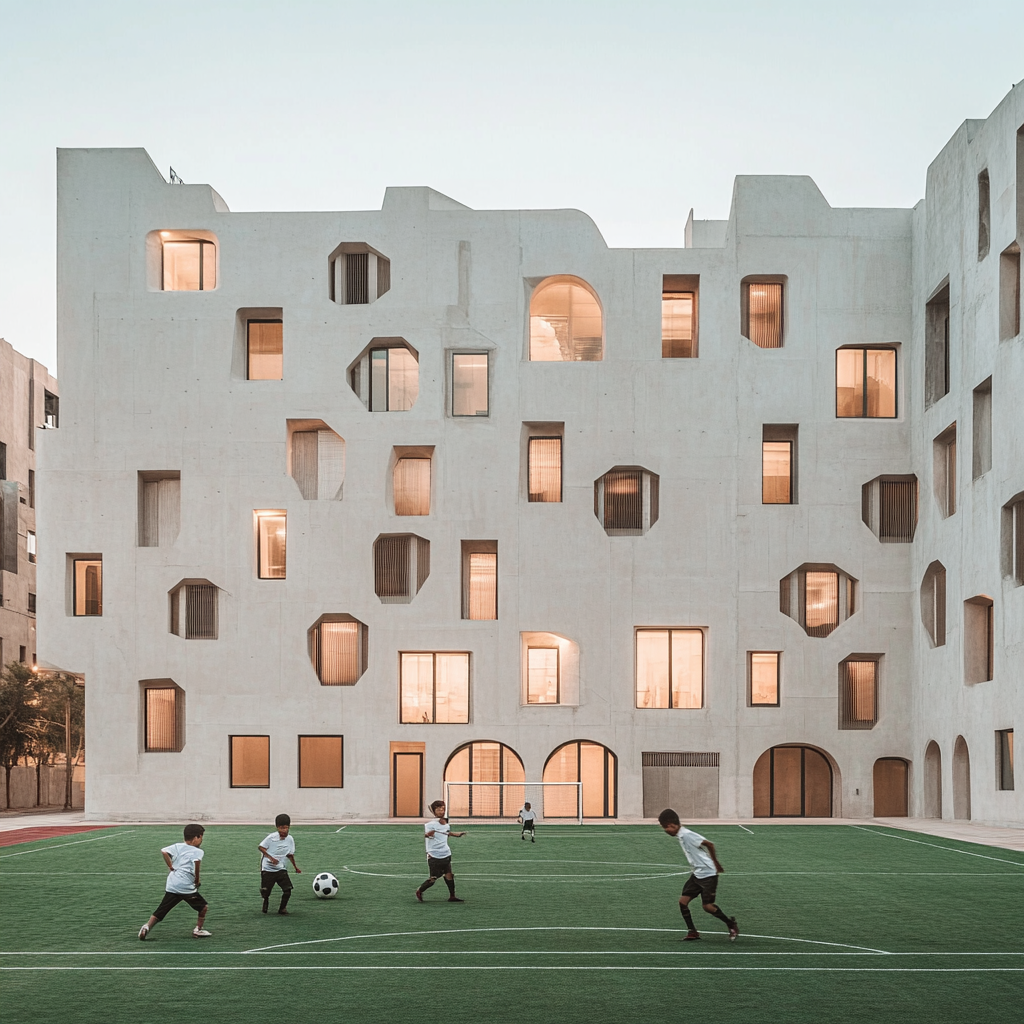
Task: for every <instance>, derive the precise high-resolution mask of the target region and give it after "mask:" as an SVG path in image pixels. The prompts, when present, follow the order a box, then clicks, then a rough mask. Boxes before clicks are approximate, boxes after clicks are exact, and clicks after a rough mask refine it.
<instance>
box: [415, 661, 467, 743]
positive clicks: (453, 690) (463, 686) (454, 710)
mask: <svg viewBox="0 0 1024 1024" xmlns="http://www.w3.org/2000/svg"><path fill="white" fill-rule="evenodd" d="M401 676H402V678H401V690H402V722H403V723H405V724H425V725H433V724H442V723H447V724H465V723H467V722H469V655H468V654H466V653H456V654H448V653H440V652H424V653H410V652H405V651H403V652H402V655H401Z"/></svg>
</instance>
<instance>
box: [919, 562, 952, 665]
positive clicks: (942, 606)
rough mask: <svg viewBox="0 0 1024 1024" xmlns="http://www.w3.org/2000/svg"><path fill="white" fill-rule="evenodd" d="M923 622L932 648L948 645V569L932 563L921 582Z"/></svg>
mask: <svg viewBox="0 0 1024 1024" xmlns="http://www.w3.org/2000/svg"><path fill="white" fill-rule="evenodd" d="M921 621H922V622H923V623H924V628H925V631H926V632H927V634H928V639H929V640H930V641H931V645H932V647H943V646H945V643H946V567H945V566H944V565H943V564H942V563H941V562H937V561H936V562H932V564H931V565H929V566H928V568H927V569H926V570H925V573H924V578H923V579H922V580H921Z"/></svg>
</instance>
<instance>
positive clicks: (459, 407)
mask: <svg viewBox="0 0 1024 1024" xmlns="http://www.w3.org/2000/svg"><path fill="white" fill-rule="evenodd" d="M487 364H488V355H487V353H486V352H453V353H452V415H453V416H486V415H488V408H489V407H488V394H487Z"/></svg>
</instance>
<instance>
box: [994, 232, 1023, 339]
mask: <svg viewBox="0 0 1024 1024" xmlns="http://www.w3.org/2000/svg"><path fill="white" fill-rule="evenodd" d="M1018 334H1020V245H1019V244H1018V243H1017V242H1013V243H1012V244H1010V245H1009V246H1007V247H1006V248H1005V249H1004V250H1003V251H1002V253H1001V254H1000V256H999V340H1000V341H1009V340H1010V338H1016V337H1017V335H1018Z"/></svg>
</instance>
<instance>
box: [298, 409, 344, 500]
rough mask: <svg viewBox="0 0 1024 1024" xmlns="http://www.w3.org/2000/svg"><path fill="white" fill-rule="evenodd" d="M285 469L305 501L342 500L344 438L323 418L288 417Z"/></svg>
mask: <svg viewBox="0 0 1024 1024" xmlns="http://www.w3.org/2000/svg"><path fill="white" fill-rule="evenodd" d="M288 472H289V474H290V475H291V478H292V479H293V480H294V481H295V483H296V484H297V485H298V488H299V492H300V493H301V494H302V497H303V498H305V499H306V501H341V498H342V494H343V487H344V483H345V440H344V438H341V437H339V436H338V435H337V434H336V433H335V432H334V431H333V430H331V428H330V427H328V426H327V424H326V423H324V422H323V420H289V421H288Z"/></svg>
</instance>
